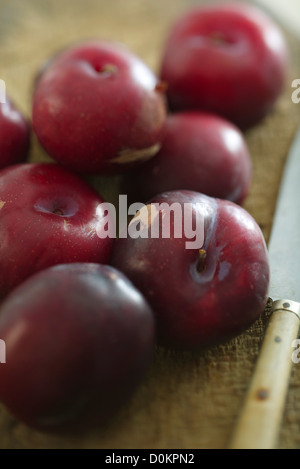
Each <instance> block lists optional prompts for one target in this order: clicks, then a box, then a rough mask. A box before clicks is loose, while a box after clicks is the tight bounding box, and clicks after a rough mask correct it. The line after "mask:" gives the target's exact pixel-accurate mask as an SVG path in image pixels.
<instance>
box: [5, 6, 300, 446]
mask: <svg viewBox="0 0 300 469" xmlns="http://www.w3.org/2000/svg"><path fill="white" fill-rule="evenodd" d="M194 3H197V4H198V3H199V2H193V1H191V0H164V1H161V0H142V1H141V0H126V2H124V0H112V1H106V0H84V1H81V0H63V1H59V0H27V1H26V2H24V1H23V0H2V1H1V10H0V13H1V14H0V40H1V47H0V78H1V79H3V80H5V82H6V85H7V92H8V93H9V95H10V96H11V97H12V98H13V99H14V101H15V102H16V103H17V104H18V105H19V106H20V107H21V109H22V110H23V111H24V112H25V113H27V115H28V116H30V108H31V94H32V82H33V79H34V76H35V73H36V71H37V70H38V68H39V67H40V65H41V64H42V63H43V61H44V60H45V59H47V57H48V56H50V55H51V54H52V53H53V52H54V51H56V50H58V49H60V48H61V47H63V46H65V45H66V44H68V43H70V42H72V41H77V40H79V39H82V38H90V37H101V38H110V39H114V40H118V41H121V42H124V43H125V44H127V46H129V47H130V48H131V49H133V50H134V51H135V52H136V53H137V54H138V55H140V56H141V57H142V58H143V59H144V60H145V61H146V62H147V63H148V64H149V65H150V66H151V67H152V68H154V70H158V67H159V60H160V57H161V51H162V45H163V43H164V39H165V37H166V34H167V31H168V28H169V27H170V25H171V23H172V21H173V20H174V19H175V18H176V17H178V16H179V15H180V14H181V13H182V12H183V11H185V10H186V9H187V8H188V7H189V6H190V5H192V4H194ZM287 39H288V43H289V45H290V52H291V70H290V76H289V80H288V83H287V87H286V90H285V93H284V95H283V96H282V98H281V99H280V101H279V103H278V105H277V107H276V110H275V111H274V113H273V114H272V115H271V116H270V117H268V118H267V119H266V120H265V121H264V122H263V123H262V124H261V125H260V126H258V127H257V128H254V129H252V130H251V131H249V132H248V133H247V135H246V138H247V142H248V144H249V148H250V151H251V154H252V157H253V166H254V174H253V185H252V191H251V194H250V197H249V198H248V200H247V202H246V204H245V207H246V209H248V210H249V211H250V213H251V214H252V215H253V216H254V217H255V218H256V220H257V222H258V223H259V225H260V226H261V228H262V230H263V232H264V235H265V237H266V240H268V237H269V233H270V228H271V225H272V217H273V212H274V208H275V201H276V195H277V191H278V186H279V182H280V178H281V173H282V168H283V165H284V161H285V158H286V156H287V152H288V148H289V145H290V143H291V141H292V138H293V135H294V133H295V130H296V128H297V126H298V125H299V124H300V104H298V105H297V104H293V103H292V100H291V93H292V89H291V82H292V80H293V79H295V78H300V54H299V42H298V41H297V40H296V39H295V38H294V37H292V36H291V35H289V34H288V33H287ZM245 112H247V111H246V110H245ZM44 158H45V155H44V153H43V151H42V150H41V149H40V147H39V146H38V144H37V143H36V141H34V142H33V148H32V151H31V157H30V159H31V161H41V160H43V159H44ZM94 182H95V183H96V185H97V187H99V189H100V190H101V189H102V185H103V181H101V180H96V181H94ZM106 186H107V182H106ZM0 261H1V260H0ZM241 313H242V311H241ZM267 316H268V314H267V312H265V313H264V314H263V315H262V318H261V319H260V320H259V321H257V322H256V323H255V324H254V325H253V327H252V328H251V329H249V330H248V331H247V332H246V333H244V334H243V335H240V336H239V337H237V338H236V339H234V340H232V341H231V342H229V343H226V344H224V345H220V346H219V347H215V348H212V349H209V350H206V351H204V352H201V353H194V354H191V353H179V352H170V351H165V350H158V351H157V354H156V359H155V363H154V365H153V367H152V369H151V370H150V372H149V374H148V376H147V377H146V378H145V380H144V381H143V383H142V385H141V387H140V388H139V389H138V390H137V392H136V394H135V395H134V397H133V399H132V400H131V402H130V403H129V404H128V406H127V407H126V408H125V409H124V410H123V411H122V412H121V413H120V414H119V415H118V416H117V418H115V419H114V420H113V421H112V422H111V423H110V424H109V425H108V427H107V428H106V429H91V430H90V431H84V432H83V433H82V434H80V435H76V436H71V435H64V436H54V435H51V436H49V435H44V434H42V433H38V432H35V431H33V430H31V429H29V428H27V427H25V426H23V425H22V424H20V423H18V422H16V421H15V420H14V419H13V418H11V417H10V416H9V415H7V413H6V411H5V410H4V409H3V408H2V407H1V406H0V448H107V449H108V448H109V449H112V448H120V449H121V448H157V449H158V448H165V449H176V448H182V449H184V448H225V447H226V445H227V443H228V439H229V437H230V435H231V433H232V430H233V427H234V424H235V421H236V419H237V417H238V414H239V412H240V409H241V406H242V403H243V399H244V397H245V392H246V389H247V386H248V384H249V380H250V377H251V375H252V372H253V367H254V363H255V361H256V358H257V354H258V351H259V346H260V344H261V341H262V337H263V334H264V329H265V325H266V320H267ZM37 353H38V351H37ZM78 372H80V370H78ZM299 393H300V365H296V366H295V367H294V371H293V377H292V381H291V386H290V392H289V397H288V402H287V407H286V413H285V418H284V423H283V426H282V431H281V437H280V442H279V446H280V448H297V447H300V432H299V426H300V398H299Z"/></svg>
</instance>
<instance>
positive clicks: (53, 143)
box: [33, 40, 166, 173]
mask: <svg viewBox="0 0 300 469" xmlns="http://www.w3.org/2000/svg"><path fill="white" fill-rule="evenodd" d="M165 117H166V106H165V96H164V90H163V87H162V86H161V85H160V83H159V81H158V79H157V78H156V77H155V75H154V74H153V73H152V71H151V70H150V69H149V68H148V67H147V66H146V65H145V64H144V63H143V62H142V61H141V60H140V59H139V58H138V57H136V56H135V55H134V54H133V53H131V52H130V51H128V50H127V49H126V48H125V47H123V46H122V45H120V44H116V43H111V42H108V41H96V40H95V41H88V42H83V43H80V44H76V45H74V46H72V47H70V48H68V49H65V50H63V51H62V52H61V53H59V54H57V55H56V56H55V57H54V58H53V60H51V61H50V62H49V63H48V65H47V66H46V67H45V68H44V69H43V70H42V72H41V73H40V74H39V76H38V79H37V80H36V85H35V92H34V100H33V128H34V130H35V133H36V135H37V137H38V139H39V141H40V143H41V145H42V146H43V147H44V148H45V150H46V151H47V152H48V153H49V155H50V156H51V157H52V158H54V159H55V160H56V161H58V162H59V163H61V164H63V165H65V166H68V167H69V168H71V169H73V170H75V171H78V172H85V173H94V172H103V171H104V172H109V173H119V172H123V171H124V169H126V168H128V167H131V166H132V165H134V164H136V163H137V162H140V161H143V160H145V159H149V158H151V157H152V156H154V155H155V154H156V153H157V151H158V150H159V148H160V143H161V140H162V136H163V127H164V122H165Z"/></svg>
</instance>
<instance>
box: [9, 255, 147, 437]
mask: <svg viewBox="0 0 300 469" xmlns="http://www.w3.org/2000/svg"><path fill="white" fill-rule="evenodd" d="M154 335H155V327H154V318H153V314H152V311H151V309H150V307H149V306H148V304H147V302H146V301H145V299H144V298H143V296H142V295H141V294H140V293H139V292H138V291H137V290H136V288H135V287H134V286H133V285H132V284H131V282H130V281H129V280H128V279H127V278H126V277H125V276H124V275H123V274H122V273H120V272H118V271H117V270H116V269H114V268H112V267H108V266H103V265H97V264H66V265H59V266H55V267H51V268H49V269H46V270H44V271H42V272H39V273H38V274H35V275H34V276H33V277H31V278H30V279H28V280H27V281H25V282H24V283H23V284H22V285H20V286H19V287H17V288H16V289H15V290H14V291H13V292H12V293H11V294H10V295H9V296H8V297H7V299H6V300H5V302H4V303H3V304H2V305H1V310H0V337H1V338H2V340H4V341H5V343H6V350H7V361H6V364H5V365H1V366H0V400H1V401H2V403H4V404H5V405H6V407H7V408H8V410H9V411H10V412H11V413H12V414H13V415H14V416H15V417H16V418H18V419H19V420H21V421H22V422H24V423H26V424H27V425H30V426H33V427H36V428H38V429H44V430H47V429H48V430H52V429H53V430H55V429H56V428H57V429H58V428H59V427H66V428H67V426H69V424H70V423H73V422H78V423H80V422H81V421H82V422H83V421H84V420H86V419H87V420H88V418H89V413H90V412H92V413H93V414H96V415H97V422H98V423H102V424H103V423H105V422H106V421H107V419H108V418H111V417H112V416H113V415H114V414H115V412H116V411H117V409H119V407H120V406H121V405H122V404H123V403H124V402H126V399H128V397H129V396H130V394H131V393H132V392H133V390H134V389H135V388H136V386H137V384H138V383H139V381H140V379H141V378H142V376H143V374H144V373H145V371H146V370H147V369H148V367H149V365H150V363H151V361H152V358H153V351H154V342H155V340H154Z"/></svg>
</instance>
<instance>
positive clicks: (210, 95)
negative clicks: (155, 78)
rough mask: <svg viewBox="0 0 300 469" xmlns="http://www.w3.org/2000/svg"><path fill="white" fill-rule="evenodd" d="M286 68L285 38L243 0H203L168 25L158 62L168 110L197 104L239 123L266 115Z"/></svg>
mask: <svg viewBox="0 0 300 469" xmlns="http://www.w3.org/2000/svg"><path fill="white" fill-rule="evenodd" d="M287 71H288V53H287V45H286V41H285V38H284V36H283V34H282V32H281V30H280V29H279V27H278V26H277V25H276V24H275V23H274V21H273V20H272V19H271V18H270V17H269V16H268V15H267V14H266V13H264V12H263V11H261V10H260V9H258V8H257V7H255V6H253V5H249V4H247V3H245V2H228V3H220V2H216V3H209V4H206V5H202V6H198V7H196V8H194V9H192V10H190V11H188V12H187V13H186V14H184V15H183V16H182V17H181V18H180V19H179V20H178V21H177V22H176V23H175V24H174V25H173V27H172V29H171V31H170V35H169V38H168V40H167V43H166V46H165V50H164V54H163V59H162V67H161V78H162V80H164V81H166V82H167V84H168V91H167V96H168V100H169V104H170V107H171V109H172V110H176V111H178V110H187V109H201V110H206V111H210V112H214V113H216V114H220V115H222V116H223V117H225V118H227V119H229V120H231V121H233V122H234V123H235V124H236V125H238V126H239V127H241V128H243V129H245V128H247V127H251V126H253V125H255V124H257V123H258V122H259V121H260V120H261V119H262V118H263V117H264V116H265V115H267V114H268V113H269V112H270V111H271V110H272V108H273V107H274V104H275V102H276V100H277V98H278V97H279V95H280V94H281V92H282V91H283V88H284V84H285V81H286V78H287Z"/></svg>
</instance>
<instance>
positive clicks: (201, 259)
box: [197, 249, 207, 273]
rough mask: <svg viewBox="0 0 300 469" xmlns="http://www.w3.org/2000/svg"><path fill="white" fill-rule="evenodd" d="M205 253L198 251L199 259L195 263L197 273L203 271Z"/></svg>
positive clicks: (202, 250)
mask: <svg viewBox="0 0 300 469" xmlns="http://www.w3.org/2000/svg"><path fill="white" fill-rule="evenodd" d="M206 256H207V253H206V251H205V249H199V257H198V262H197V270H198V272H200V273H201V272H203V271H204V270H205V260H206Z"/></svg>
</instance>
